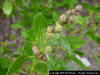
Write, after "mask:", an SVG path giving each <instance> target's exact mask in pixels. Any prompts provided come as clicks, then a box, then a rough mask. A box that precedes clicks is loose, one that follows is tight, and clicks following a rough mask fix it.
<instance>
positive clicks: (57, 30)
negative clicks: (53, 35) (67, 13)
mask: <svg viewBox="0 0 100 75" xmlns="http://www.w3.org/2000/svg"><path fill="white" fill-rule="evenodd" d="M62 31H63V26H61V25H60V24H57V25H56V27H55V32H62Z"/></svg>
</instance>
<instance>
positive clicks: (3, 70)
mask: <svg viewBox="0 0 100 75" xmlns="http://www.w3.org/2000/svg"><path fill="white" fill-rule="evenodd" d="M6 73H7V68H3V67H2V66H1V65H0V75H6Z"/></svg>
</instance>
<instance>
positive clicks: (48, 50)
mask: <svg viewBox="0 0 100 75" xmlns="http://www.w3.org/2000/svg"><path fill="white" fill-rule="evenodd" d="M52 50H53V49H52V47H51V46H46V47H45V51H46V52H51V51H52Z"/></svg>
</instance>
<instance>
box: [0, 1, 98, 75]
mask: <svg viewBox="0 0 100 75" xmlns="http://www.w3.org/2000/svg"><path fill="white" fill-rule="evenodd" d="M76 4H78V1H77V0H63V1H56V0H48V2H47V0H4V2H3V4H2V10H3V12H4V14H5V15H7V17H10V16H15V17H16V19H17V23H16V24H12V28H14V29H21V32H20V33H21V36H22V37H23V39H24V40H23V43H24V47H21V48H19V49H18V51H19V52H20V54H19V55H17V56H16V55H14V57H9V56H8V55H7V56H3V55H2V56H3V57H0V75H11V74H13V73H16V74H20V73H25V74H27V75H29V74H30V75H31V74H32V73H33V71H34V73H36V74H37V75H39V74H40V75H41V74H43V75H48V72H49V70H76V69H77V68H75V67H74V66H73V65H72V64H71V63H70V62H69V59H71V60H73V61H74V62H76V63H77V64H79V65H80V67H81V68H82V69H85V70H86V69H88V68H87V67H86V66H85V65H84V64H83V63H82V62H81V61H80V60H79V59H78V58H77V57H76V56H75V55H76V54H78V55H80V56H83V55H84V53H83V52H81V51H79V50H78V49H79V48H81V47H82V46H84V45H85V44H86V43H87V42H88V41H89V40H91V39H92V40H95V41H97V42H98V43H99V44H100V41H99V40H100V37H99V35H97V34H96V33H95V31H96V29H97V28H98V27H99V25H100V21H99V19H100V10H99V8H100V6H91V5H90V4H89V3H87V2H83V6H84V8H86V10H87V11H88V12H89V15H88V16H78V17H77V20H76V23H77V24H76V25H75V24H67V25H65V26H64V29H65V30H66V31H67V32H68V33H69V34H68V35H67V36H62V35H60V34H57V33H56V34H54V40H49V41H48V39H47V38H46V37H45V33H46V30H47V27H48V26H49V25H53V24H55V23H56V21H57V20H58V17H59V15H60V13H61V11H58V10H56V9H57V8H68V9H69V10H70V9H72V8H73V7H74V6H75V5H76ZM54 7H55V8H54ZM16 14H17V15H16ZM92 19H93V21H92V23H91V24H89V21H90V20H92ZM78 26H79V28H78ZM87 27H89V28H87ZM77 33H78V35H76V34H77ZM11 37H12V38H13V39H15V37H14V36H11ZM83 37H87V40H84V39H83ZM58 43H59V44H60V47H62V48H63V49H64V51H65V53H66V54H67V55H66V57H65V58H64V59H62V58H61V59H59V60H57V59H56V55H55V52H54V50H52V54H53V56H49V54H48V53H46V52H44V50H45V49H44V48H45V47H46V46H47V45H49V46H51V47H54V46H56V45H57V44H58ZM34 45H37V47H38V49H39V51H43V52H44V53H45V55H46V57H47V61H42V60H41V59H39V58H38V56H36V55H35V54H34V52H33V51H32V47H33V46H34ZM57 48H59V46H56V49H57ZM0 50H1V48H0ZM1 53H2V52H0V54H1ZM13 58H15V59H16V60H14V59H13ZM27 62H28V63H27ZM24 63H25V64H24ZM22 65H24V68H23V67H22ZM25 69H27V70H26V71H25Z"/></svg>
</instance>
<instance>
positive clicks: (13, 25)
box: [11, 24, 23, 29]
mask: <svg viewBox="0 0 100 75" xmlns="http://www.w3.org/2000/svg"><path fill="white" fill-rule="evenodd" d="M11 27H12V28H14V29H19V28H23V27H22V25H20V24H12V26H11Z"/></svg>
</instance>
